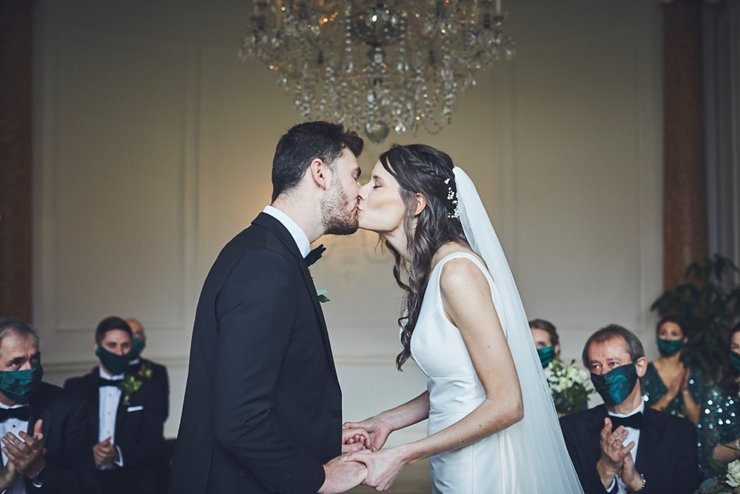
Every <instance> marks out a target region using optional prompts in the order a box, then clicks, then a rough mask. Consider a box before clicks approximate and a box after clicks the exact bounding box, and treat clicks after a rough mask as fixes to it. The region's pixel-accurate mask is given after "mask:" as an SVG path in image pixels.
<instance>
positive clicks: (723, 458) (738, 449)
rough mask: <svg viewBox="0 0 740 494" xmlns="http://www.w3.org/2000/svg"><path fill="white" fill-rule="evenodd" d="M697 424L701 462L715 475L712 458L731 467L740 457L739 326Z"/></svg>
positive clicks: (734, 329)
mask: <svg viewBox="0 0 740 494" xmlns="http://www.w3.org/2000/svg"><path fill="white" fill-rule="evenodd" d="M701 409H702V411H701V416H700V418H699V424H698V425H697V433H698V437H699V456H700V458H699V462H700V464H701V466H702V470H703V472H704V475H705V476H711V475H712V473H713V472H712V468H711V466H710V464H711V463H712V461H710V458H711V459H712V460H714V461H716V462H719V463H723V464H725V465H726V464H728V463H730V462H731V461H733V460H736V459H738V458H740V324H737V325H736V326H735V327H734V328H732V331H731V332H730V341H729V348H728V350H727V362H726V364H725V366H724V368H723V369H722V377H721V378H720V381H719V382H718V384H717V385H716V386H713V387H711V388H710V389H709V390H708V391H707V394H706V398H705V399H704V403H703V405H702V407H701Z"/></svg>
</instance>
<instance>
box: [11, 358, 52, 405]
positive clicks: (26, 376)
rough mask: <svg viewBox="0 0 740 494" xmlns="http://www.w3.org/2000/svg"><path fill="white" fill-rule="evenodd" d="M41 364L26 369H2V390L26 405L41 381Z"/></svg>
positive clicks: (17, 401)
mask: <svg viewBox="0 0 740 494" xmlns="http://www.w3.org/2000/svg"><path fill="white" fill-rule="evenodd" d="M43 374H44V370H43V369H42V368H41V364H39V365H37V366H36V367H32V368H30V369H25V370H13V371H1V372H0V391H2V392H3V394H4V395H5V396H7V397H8V398H9V399H11V400H13V401H14V402H15V403H17V404H21V405H25V404H26V403H28V400H29V399H30V398H31V396H33V393H34V391H36V389H37V388H38V386H39V383H40V382H41V376H43Z"/></svg>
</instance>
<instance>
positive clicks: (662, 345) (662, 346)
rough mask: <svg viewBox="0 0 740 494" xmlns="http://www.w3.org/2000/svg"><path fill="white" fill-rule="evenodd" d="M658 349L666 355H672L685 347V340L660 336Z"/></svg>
mask: <svg viewBox="0 0 740 494" xmlns="http://www.w3.org/2000/svg"><path fill="white" fill-rule="evenodd" d="M657 341H658V351H659V352H660V354H661V355H662V356H664V357H672V356H673V355H675V354H676V353H678V352H679V351H681V349H682V348H683V347H684V345H685V343H684V340H661V339H660V338H658V340H657Z"/></svg>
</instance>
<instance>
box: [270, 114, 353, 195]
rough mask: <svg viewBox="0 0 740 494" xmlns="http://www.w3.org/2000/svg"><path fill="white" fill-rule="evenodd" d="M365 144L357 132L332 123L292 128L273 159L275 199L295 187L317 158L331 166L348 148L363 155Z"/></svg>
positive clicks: (302, 125) (301, 125)
mask: <svg viewBox="0 0 740 494" xmlns="http://www.w3.org/2000/svg"><path fill="white" fill-rule="evenodd" d="M363 146H364V141H363V140H362V138H361V137H360V136H358V135H357V133H355V132H352V131H347V130H345V129H344V127H343V126H342V125H339V124H333V123H329V122H306V123H302V124H298V125H295V126H293V127H291V128H290V129H289V130H288V132H286V133H285V134H284V135H283V136H282V137H281V138H280V140H279V141H278V143H277V147H276V148H275V156H274V157H273V159H272V200H273V201H274V200H275V199H276V198H277V196H279V195H280V194H282V193H283V192H285V191H286V190H290V189H292V188H293V187H295V186H296V185H297V184H298V182H300V181H301V178H303V175H304V174H305V173H306V168H308V165H310V164H311V161H313V160H314V159H315V158H319V159H320V160H321V161H323V162H324V163H326V164H331V163H333V162H334V160H336V159H337V158H338V157H339V156H340V155H341V154H342V149H344V148H349V150H350V151H352V153H353V154H354V155H355V156H360V153H362V148H363Z"/></svg>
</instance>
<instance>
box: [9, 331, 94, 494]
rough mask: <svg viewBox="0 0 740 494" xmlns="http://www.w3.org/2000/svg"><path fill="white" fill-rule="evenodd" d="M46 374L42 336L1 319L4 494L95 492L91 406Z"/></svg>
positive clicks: (81, 493)
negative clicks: (89, 435)
mask: <svg viewBox="0 0 740 494" xmlns="http://www.w3.org/2000/svg"><path fill="white" fill-rule="evenodd" d="M42 373H43V370H42V368H41V353H40V352H39V338H38V335H37V334H36V332H35V331H34V330H33V329H32V328H31V327H29V326H28V325H27V324H25V323H24V322H22V321H20V320H18V319H13V318H2V319H0V435H2V464H3V468H2V470H0V491H1V492H7V493H8V494H31V493H36V492H38V493H54V494H83V493H89V492H92V490H93V489H94V483H93V481H92V479H91V478H90V476H89V470H88V469H86V467H88V468H89V467H90V466H91V465H89V463H91V462H89V460H88V455H87V452H88V443H86V441H85V430H86V427H87V414H86V413H85V407H84V405H83V403H82V401H80V400H76V399H74V398H73V397H72V396H70V395H69V394H68V393H66V392H65V391H64V390H63V389H61V388H59V387H57V386H54V385H52V384H48V383H45V382H42V381H41V377H42Z"/></svg>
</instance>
